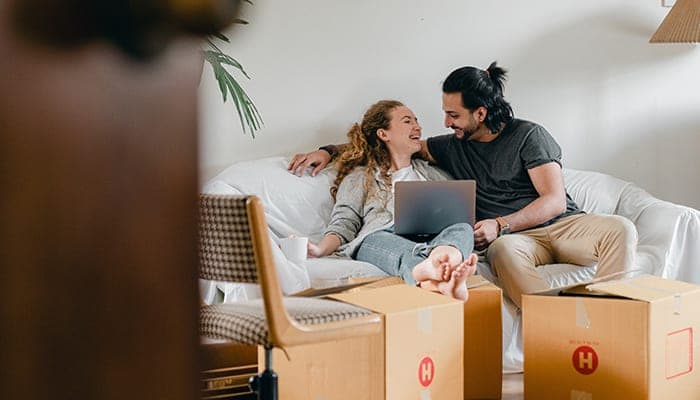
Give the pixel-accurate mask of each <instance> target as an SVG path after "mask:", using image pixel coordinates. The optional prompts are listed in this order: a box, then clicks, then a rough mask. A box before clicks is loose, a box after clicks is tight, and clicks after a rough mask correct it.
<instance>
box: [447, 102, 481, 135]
mask: <svg viewBox="0 0 700 400" xmlns="http://www.w3.org/2000/svg"><path fill="white" fill-rule="evenodd" d="M442 110H443V111H444V112H445V127H446V128H450V129H453V130H454V133H455V136H457V139H466V140H474V139H476V137H475V136H476V134H477V131H478V130H479V128H480V127H481V125H482V123H481V122H479V120H478V119H477V116H476V114H477V111H478V110H477V111H471V110H469V109H468V108H465V107H464V106H463V105H462V95H461V94H460V93H459V92H458V93H443V94H442Z"/></svg>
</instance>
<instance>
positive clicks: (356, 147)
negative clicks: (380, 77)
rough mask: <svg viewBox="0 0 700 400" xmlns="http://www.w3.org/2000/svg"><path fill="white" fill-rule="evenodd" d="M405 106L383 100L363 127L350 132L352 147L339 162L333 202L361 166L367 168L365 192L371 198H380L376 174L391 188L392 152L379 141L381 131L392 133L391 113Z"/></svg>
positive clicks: (365, 118) (377, 103) (377, 104)
mask: <svg viewBox="0 0 700 400" xmlns="http://www.w3.org/2000/svg"><path fill="white" fill-rule="evenodd" d="M401 106H403V103H401V102H399V101H396V100H380V101H378V102H376V103H374V104H373V105H371V106H370V107H369V109H368V110H367V111H366V112H365V115H364V117H363V118H362V123H361V124H357V123H355V124H354V125H353V126H352V127H351V128H350V130H349V131H348V139H349V140H350V143H348V145H347V146H345V148H344V149H343V152H342V153H341V154H340V156H338V158H337V160H336V162H335V168H336V169H337V170H338V174H337V176H336V178H335V182H333V186H331V196H332V197H333V200H335V196H336V194H337V193H338V187H339V186H340V184H341V182H343V179H345V177H346V176H348V174H350V173H351V172H352V171H353V170H354V169H355V168H356V167H360V166H364V167H366V169H365V174H366V179H365V187H364V189H365V193H367V195H368V196H374V195H378V194H379V191H378V188H377V187H376V185H372V183H373V182H374V173H375V170H379V176H381V177H382V179H383V180H384V182H385V183H386V184H387V186H391V178H390V177H389V174H388V171H389V168H390V167H391V159H390V157H389V149H388V148H387V147H386V143H384V141H382V140H380V139H379V137H378V136H377V131H378V130H379V129H389V125H390V124H391V112H392V111H394V109H396V108H397V107H401Z"/></svg>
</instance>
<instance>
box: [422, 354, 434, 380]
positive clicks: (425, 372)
mask: <svg viewBox="0 0 700 400" xmlns="http://www.w3.org/2000/svg"><path fill="white" fill-rule="evenodd" d="M433 378H435V363H433V359H432V358H430V357H423V359H422V360H420V363H419V364H418V382H420V384H421V386H423V387H428V386H430V384H431V383H433Z"/></svg>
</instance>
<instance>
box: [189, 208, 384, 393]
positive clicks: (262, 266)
mask: <svg viewBox="0 0 700 400" xmlns="http://www.w3.org/2000/svg"><path fill="white" fill-rule="evenodd" d="M227 197H230V198H231V199H232V200H233V199H234V198H235V200H234V201H235V202H236V203H238V206H237V207H238V208H239V209H240V208H242V207H241V206H240V205H241V204H243V203H244V204H245V211H246V218H247V229H248V230H249V232H248V233H249V235H250V245H251V246H252V260H253V262H254V263H255V271H256V273H257V282H258V283H259V284H260V289H261V292H262V298H263V307H264V312H265V320H266V324H267V334H268V337H267V342H266V343H267V344H266V345H265V370H264V371H262V372H261V373H260V374H258V375H256V376H253V377H251V380H250V387H251V389H252V390H253V391H254V392H255V393H257V395H258V399H262V400H276V399H277V398H278V397H279V396H278V391H277V374H275V372H274V371H273V370H272V348H273V347H278V348H281V349H282V350H283V351H284V350H285V348H286V347H289V346H297V345H304V344H310V343H318V342H328V341H333V340H342V339H348V338H352V337H358V336H368V335H373V334H378V333H380V332H381V330H382V317H381V315H379V314H376V313H371V314H368V315H364V316H357V317H353V318H349V319H345V320H341V321H334V322H325V323H318V324H308V325H307V324H301V323H299V322H297V321H296V320H295V319H294V318H292V317H291V316H290V315H289V313H288V312H287V310H286V308H285V305H284V296H283V294H282V290H281V288H280V284H279V278H278V274H277V267H276V265H275V260H274V257H273V255H272V247H271V246H272V244H271V242H270V238H269V235H268V228H267V223H266V221H265V210H264V208H263V204H262V202H261V200H260V199H259V198H258V197H257V196H254V195H248V196H232V195H228V196H227V195H207V194H202V195H200V207H202V209H204V208H205V206H204V205H203V203H205V202H206V201H207V200H216V201H220V200H222V199H223V200H224V201H225V200H227ZM224 208H226V207H224ZM234 209H235V208H230V210H234ZM234 213H235V211H234ZM216 215H217V216H218V215H219V214H216ZM228 217H229V215H227V214H226V212H225V211H224V213H223V214H222V223H223V225H224V226H226V221H227V218H228ZM236 218H238V219H242V218H241V215H240V214H237V216H236V217H234V218H233V220H234V223H236ZM208 221H209V222H206V223H210V222H211V219H210V218H209V219H208ZM200 223H201V224H205V222H204V221H200ZM203 226H204V225H203ZM203 226H202V227H200V235H203V233H202V232H203V230H204V228H203ZM237 233H238V234H239V235H243V236H245V235H246V233H245V227H243V229H241V230H239V231H237ZM200 237H203V236H200ZM238 237H239V238H240V237H241V236H238ZM214 240H215V241H216V240H217V239H216V238H215V239H214ZM230 240H231V239H230V238H229V239H227V240H222V243H223V245H222V247H223V248H224V250H223V251H222V252H221V253H226V249H228V248H229V246H232V245H231V241H230ZM239 240H240V239H239ZM201 243H203V242H200V244H201ZM238 244H244V245H243V246H242V248H243V249H246V245H247V238H246V242H244V243H241V242H238ZM234 247H235V245H234ZM214 248H215V251H214V253H215V254H220V253H219V250H220V248H219V247H217V246H214ZM247 249H248V250H247V251H246V250H244V252H245V253H247V255H246V257H250V248H247ZM238 250H240V248H238ZM202 257H203V256H202ZM202 262H204V261H203V259H202ZM223 264H224V266H223V269H224V270H226V268H228V267H227V265H228V264H226V262H224V263H223ZM203 265H205V264H203ZM251 267H252V266H251V264H250V262H249V261H248V262H247V267H246V269H245V270H247V271H248V272H249V276H246V275H242V276H240V279H241V280H242V281H254V279H253V276H252V275H253V274H252V268H251ZM216 268H220V267H219V266H218V265H217V266H216ZM230 268H235V267H230ZM207 270H208V269H207ZM208 272H209V271H208ZM208 272H207V274H205V277H206V275H209V273H208ZM229 272H230V271H229ZM244 272H245V271H244ZM215 276H218V274H215ZM224 276H228V275H226V273H225V272H224ZM233 276H234V277H235V276H237V275H235V274H234V275H233ZM230 280H231V281H236V278H233V277H231V279H230ZM203 307H206V306H203ZM285 353H286V351H285Z"/></svg>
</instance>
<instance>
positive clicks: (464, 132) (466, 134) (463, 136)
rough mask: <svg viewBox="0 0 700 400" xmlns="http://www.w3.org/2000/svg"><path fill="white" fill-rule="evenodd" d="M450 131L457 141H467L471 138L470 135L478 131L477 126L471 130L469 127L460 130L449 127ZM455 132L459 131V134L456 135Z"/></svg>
mask: <svg viewBox="0 0 700 400" xmlns="http://www.w3.org/2000/svg"><path fill="white" fill-rule="evenodd" d="M450 129H452V130H453V131H454V134H455V136H456V137H457V139H458V140H469V139H470V138H471V137H472V135H473V134H474V133H475V132H476V131H477V130H478V129H479V127H478V126H477V127H474V128H471V129H470V128H469V127H465V128H464V129H460V128H457V127H456V126H451V127H450ZM457 131H459V133H457Z"/></svg>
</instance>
